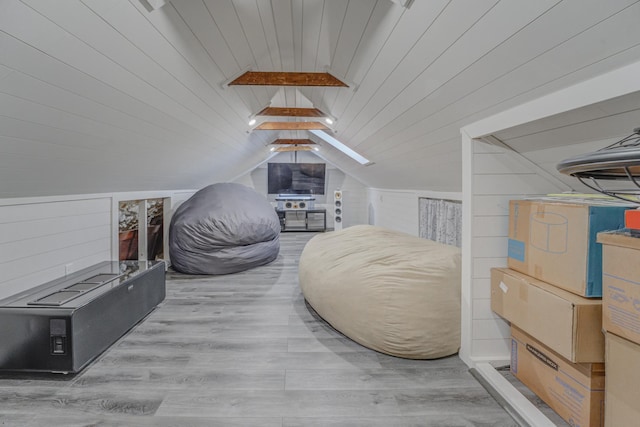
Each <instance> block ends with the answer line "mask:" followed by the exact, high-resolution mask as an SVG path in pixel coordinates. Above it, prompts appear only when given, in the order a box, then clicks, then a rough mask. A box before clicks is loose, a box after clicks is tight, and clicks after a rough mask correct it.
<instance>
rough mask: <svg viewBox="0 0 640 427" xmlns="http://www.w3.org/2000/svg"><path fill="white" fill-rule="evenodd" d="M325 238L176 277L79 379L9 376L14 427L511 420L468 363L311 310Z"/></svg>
mask: <svg viewBox="0 0 640 427" xmlns="http://www.w3.org/2000/svg"><path fill="white" fill-rule="evenodd" d="M313 236H314V233H283V234H282V235H281V250H280V254H279V256H278V258H277V259H276V260H275V261H274V262H273V263H271V264H268V265H265V266H262V267H258V268H255V269H252V270H248V271H245V272H241V273H236V274H229V275H224V276H195V275H194V276H190V275H185V274H181V273H177V272H174V271H169V272H168V273H167V297H166V300H165V301H164V302H163V303H162V304H161V305H160V306H159V307H158V308H157V309H156V310H155V311H154V312H152V313H151V314H150V315H149V316H148V317H147V318H146V319H145V321H144V322H143V323H141V324H140V325H138V326H137V327H135V328H134V329H132V330H131V331H130V332H129V333H127V334H126V335H125V336H124V337H122V338H121V339H120V340H119V341H118V342H117V343H116V344H115V345H114V346H112V347H111V348H110V349H108V350H107V351H106V352H105V353H104V354H102V355H101V356H100V357H99V358H98V359H97V360H95V361H94V362H93V363H92V364H91V365H90V366H89V367H88V368H86V369H85V370H84V371H83V372H81V373H79V374H77V375H67V376H62V375H40V374H38V375H27V374H0V421H1V422H2V423H4V424H3V425H7V426H12V425H15V426H20V427H29V426H51V425H64V426H69V427H74V426H88V425H100V426H133V427H136V426H140V427H147V426H160V427H164V426H167V427H168V426H185V427H189V426H193V427H201V426H225V427H226V426H228V427H234V426H266V427H275V426H287V427H293V426H311V427H315V426H347V427H348V426H353V427H359V426H372V427H376V426H385V427H386V426H399V427H409V426H430V425H433V426H452V427H453V426H500V427H506V426H513V425H515V424H514V423H513V421H512V419H511V418H510V417H509V415H508V414H507V413H506V412H505V411H504V410H502V409H501V408H500V406H499V405H498V404H497V403H496V402H495V401H494V400H493V399H492V398H491V397H490V396H489V394H488V393H487V392H486V391H485V390H484V389H483V388H482V387H481V386H480V385H479V384H478V382H477V381H476V380H475V379H474V378H473V377H472V376H471V375H470V374H469V373H468V370H467V367H466V365H465V364H464V363H462V361H461V360H460V359H459V358H458V357H457V356H452V357H448V358H442V359H438V360H431V361H424V360H423V361H416V360H406V359H401V358H397V357H392V356H388V355H384V354H381V353H377V352H375V351H372V350H369V349H367V348H365V347H362V346H361V345H359V344H357V343H355V342H353V341H351V340H350V339H348V338H347V337H345V336H344V335H342V334H341V333H340V332H338V331H336V330H335V329H333V328H332V327H331V326H330V325H329V324H327V323H326V322H325V321H324V320H323V319H322V318H321V317H320V316H318V314H317V313H316V312H315V311H314V310H313V308H312V307H311V306H310V305H309V304H308V303H306V301H305V300H304V297H303V296H302V294H301V292H300V289H299V286H298V271H297V265H298V260H299V258H300V253H301V252H302V250H303V248H304V245H305V244H306V242H307V241H308V240H309V239H311V238H312V237H313Z"/></svg>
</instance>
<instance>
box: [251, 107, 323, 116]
mask: <svg viewBox="0 0 640 427" xmlns="http://www.w3.org/2000/svg"><path fill="white" fill-rule="evenodd" d="M256 116H277V117H325V116H326V114H324V113H323V112H322V111H320V110H318V109H317V108H296V107H267V108H265V109H264V110H262V111H260V112H259V113H258V114H256Z"/></svg>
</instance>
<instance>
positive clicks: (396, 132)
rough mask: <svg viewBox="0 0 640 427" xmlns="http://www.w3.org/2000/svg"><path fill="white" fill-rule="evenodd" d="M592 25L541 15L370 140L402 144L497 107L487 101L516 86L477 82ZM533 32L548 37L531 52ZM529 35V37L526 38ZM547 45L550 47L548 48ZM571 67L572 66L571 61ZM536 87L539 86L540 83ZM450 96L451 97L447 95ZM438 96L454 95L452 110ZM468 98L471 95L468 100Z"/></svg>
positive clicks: (541, 76)
mask: <svg viewBox="0 0 640 427" xmlns="http://www.w3.org/2000/svg"><path fill="white" fill-rule="evenodd" d="M609 5H610V4H609ZM609 5H608V6H609ZM574 7H575V6H574ZM570 10H571V9H569V10H568V11H567V13H569V12H570ZM585 16H586V15H585ZM585 20H586V18H585ZM591 24H592V23H591V22H590V21H586V22H584V21H581V20H580V19H568V17H566V16H564V15H563V14H558V15H554V14H550V18H549V19H546V15H543V16H541V17H540V18H539V19H537V20H535V21H534V22H532V23H531V24H530V25H528V26H527V27H525V28H524V29H523V30H522V31H520V32H518V33H517V34H515V35H514V36H513V37H511V38H509V39H508V40H506V41H505V42H504V43H502V44H501V45H500V46H498V47H497V48H496V49H494V50H492V51H490V52H489V53H487V54H486V55H485V56H483V57H482V58H480V60H479V61H477V62H475V63H474V64H472V65H470V67H468V68H467V69H466V70H465V71H464V72H463V73H461V74H460V75H458V76H455V77H454V78H453V79H451V80H450V81H449V82H448V84H447V85H446V86H443V87H442V88H441V89H438V90H437V91H436V92H434V93H433V95H430V96H427V97H426V98H425V99H424V100H423V101H421V102H420V103H418V104H416V105H415V106H414V108H412V109H410V110H407V111H404V113H403V115H402V117H401V118H400V120H396V121H395V122H394V123H393V124H392V125H390V126H387V127H386V128H385V129H380V130H379V131H378V132H377V134H375V135H373V136H372V137H371V139H372V140H376V139H381V140H388V139H393V140H395V141H403V140H406V139H407V138H411V137H415V135H418V134H419V133H420V132H423V130H422V129H424V128H426V127H427V126H430V125H431V123H450V122H451V121H452V120H455V119H454V118H455V117H456V115H457V116H458V117H461V116H462V117H467V118H468V117H469V116H470V115H472V114H474V112H475V113H477V112H478V109H479V106H480V105H485V106H486V105H493V104H495V101H492V102H491V103H489V102H488V100H490V99H495V98H499V97H500V96H504V95H502V94H503V93H505V89H508V88H512V87H514V85H512V84H504V83H503V82H496V84H492V85H491V90H490V91H489V90H487V91H485V90H484V88H482V87H481V88H480V89H478V82H482V81H485V82H491V81H492V80H498V79H497V78H496V70H495V67H496V64H500V67H501V69H505V70H509V69H511V70H512V71H513V70H514V69H517V68H518V67H519V66H521V64H523V63H526V62H527V60H530V59H531V55H532V53H535V52H538V54H539V55H540V54H542V53H544V52H545V50H548V49H551V48H553V47H554V46H556V45H558V39H561V40H563V39H564V38H566V37H570V36H571V35H573V34H576V33H580V32H581V31H583V30H584V29H585V28H588V26H589V25H591ZM541 28H545V31H540V29H541ZM530 33H531V34H532V33H535V34H540V33H542V34H544V35H545V37H544V38H543V39H541V43H539V44H538V43H537V44H536V50H535V51H532V50H531V49H530V48H528V47H527V48H525V47H526V46H528V44H526V45H525V43H528V40H529V39H530V37H531V34H530ZM558 33H559V34H558ZM567 33H568V34H567ZM527 36H528V37H529V38H527ZM519 43H520V44H522V46H521V47H519V46H518V44H519ZM544 43H547V44H546V45H545V44H544ZM593 53H595V52H593ZM596 55H597V54H596ZM544 63H545V64H554V68H555V67H557V66H558V62H554V61H549V62H547V61H545V62H544ZM560 63H567V61H566V60H562V61H560ZM568 64H571V63H570V62H569V63H568ZM507 72H508V71H505V72H503V74H502V75H501V76H502V77H504V75H505V74H506V73H507ZM546 73H548V70H547V72H545V70H540V71H539V73H538V76H539V78H541V79H543V78H545V74H546ZM527 75H529V74H527ZM499 77H500V76H499ZM502 77H501V78H502ZM530 84H531V83H529V82H527V81H522V82H520V85H521V86H522V87H526V86H528V85H530ZM535 84H536V85H540V83H537V82H536V83H535ZM474 91H481V92H482V94H478V95H477V96H476V95H475V94H474ZM447 93H449V94H450V95H447ZM436 95H437V99H439V100H442V99H443V96H444V97H446V96H451V98H450V99H452V101H451V102H453V104H449V107H446V108H444V109H442V108H440V107H441V105H440V104H439V108H440V109H441V111H438V110H437V109H434V108H433V102H432V101H431V96H436ZM465 95H470V96H466V97H465ZM471 95H472V96H471ZM444 99H447V98H444ZM485 108H486V107H485ZM474 110H475V111H474ZM425 112H426V114H425ZM425 117H426V118H425ZM420 118H422V119H420ZM412 125H413V126H412ZM361 138H364V136H362V137H358V138H356V139H357V140H360V139H361Z"/></svg>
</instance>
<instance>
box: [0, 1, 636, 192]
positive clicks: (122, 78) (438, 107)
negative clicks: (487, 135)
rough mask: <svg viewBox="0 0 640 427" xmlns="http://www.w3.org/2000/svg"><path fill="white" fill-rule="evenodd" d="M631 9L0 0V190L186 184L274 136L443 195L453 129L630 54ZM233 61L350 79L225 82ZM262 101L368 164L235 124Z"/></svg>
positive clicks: (366, 177)
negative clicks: (299, 113)
mask: <svg viewBox="0 0 640 427" xmlns="http://www.w3.org/2000/svg"><path fill="white" fill-rule="evenodd" d="M638 18H640V3H639V2H638V1H635V0H607V1H606V2H604V1H601V0H562V1H561V0H538V1H530V0H502V1H499V0H428V1H427V0H415V1H414V2H413V3H412V4H411V7H410V8H409V9H406V8H403V7H401V6H400V5H399V4H398V3H397V2H392V1H390V0H348V1H346V0H345V1H334V0H190V1H178V0H174V1H167V2H166V4H165V5H164V6H163V7H161V8H159V9H155V10H154V9H153V8H151V7H149V3H147V2H146V0H109V1H104V0H67V1H50V0H2V1H0V197H19V196H36V195H54V194H68V193H96V192H103V191H129V190H154V189H179V188H200V187H202V186H204V185H207V184H209V183H212V182H218V181H226V180H231V179H233V178H235V177H236V176H238V175H239V174H242V173H245V172H246V171H249V170H251V169H252V168H253V167H255V166H257V165H259V164H260V163H261V162H263V161H265V159H267V158H268V157H269V156H271V155H273V153H271V152H270V151H269V148H268V145H269V144H270V142H272V141H273V140H275V139H277V138H311V139H313V140H314V141H315V142H316V143H317V144H318V147H319V148H320V151H319V152H318V154H319V155H321V156H322V158H323V159H326V160H327V161H329V162H331V163H332V164H334V165H335V166H337V167H339V168H340V169H342V170H344V171H345V172H347V173H349V174H351V175H353V176H354V177H356V178H357V179H359V180H361V181H362V182H364V183H365V184H367V185H369V186H371V187H378V188H401V189H430V190H443V191H460V189H461V158H460V157H461V155H460V142H459V141H460V138H459V128H460V127H461V126H464V125H465V124H468V123H470V122H473V121H476V120H478V119H480V118H483V117H486V116H488V115H491V114H494V113H496V112H499V111H501V110H504V109H506V108H510V107H512V106H514V105H518V104H520V103H522V102H525V101H527V100H530V99H533V98H536V97H538V96H541V95H543V94H546V93H549V92H552V91H554V90H557V89H559V88H562V87H566V86H568V85H570V84H573V83H576V82H578V81H581V80H584V79H587V78H589V77H592V76H595V75H598V74H601V73H603V72H606V71H608V70H611V69H615V68H617V67H620V66H622V65H625V64H628V63H632V62H637V61H639V60H640V26H639V25H638ZM248 70H249V71H269V72H281V71H294V72H322V73H324V72H328V73H330V74H331V75H333V76H335V77H337V78H338V79H340V80H342V81H344V82H345V83H347V84H348V85H349V87H348V88H334V87H271V86H229V85H228V82H230V81H232V80H233V79H234V78H236V77H238V76H240V75H241V74H242V73H244V72H246V71H248ZM269 106H271V107H279V108H316V109H319V110H320V111H322V112H324V113H325V114H328V115H330V116H331V117H333V118H335V119H337V121H336V122H335V124H334V125H333V129H334V130H335V133H334V134H333V136H335V137H336V138H338V139H339V140H341V141H342V142H344V143H345V144H347V145H348V146H350V147H351V148H353V149H355V150H356V151H358V152H360V153H361V154H363V155H364V156H366V157H367V158H369V159H371V161H372V162H374V163H375V164H373V165H372V166H367V167H365V166H361V165H359V164H358V163H356V162H354V161H353V160H351V159H350V158H348V157H346V156H345V155H343V154H342V153H340V152H339V151H337V150H335V149H334V148H332V147H331V146H329V145H327V144H326V143H323V142H322V141H321V140H318V139H317V138H316V137H315V136H311V135H310V134H309V133H308V132H306V131H277V130H268V131H260V132H257V131H250V130H251V129H250V127H249V125H248V121H249V118H251V117H255V116H256V114H257V113H259V112H260V111H262V110H264V108H265V107H269ZM287 120H288V121H291V122H296V121H299V120H300V119H298V118H295V117H293V118H289V119H287ZM531 143H533V144H535V142H533V141H532V142H531Z"/></svg>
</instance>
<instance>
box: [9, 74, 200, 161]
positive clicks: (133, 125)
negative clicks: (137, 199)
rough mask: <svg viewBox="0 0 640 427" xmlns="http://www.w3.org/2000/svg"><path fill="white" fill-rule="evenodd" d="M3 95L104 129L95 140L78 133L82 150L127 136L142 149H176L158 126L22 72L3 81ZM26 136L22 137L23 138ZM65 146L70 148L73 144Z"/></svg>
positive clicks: (23, 116)
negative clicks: (105, 140)
mask: <svg viewBox="0 0 640 427" xmlns="http://www.w3.org/2000/svg"><path fill="white" fill-rule="evenodd" d="M0 91H2V93H3V94H8V95H12V96H13V97H15V98H16V100H17V101H18V102H19V101H20V100H23V102H24V100H28V101H31V102H34V103H36V104H40V105H43V106H45V107H48V108H55V109H56V110H60V111H62V112H65V113H69V115H72V116H75V117H78V118H81V119H84V120H90V121H92V122H95V123H96V124H98V125H99V126H102V127H103V129H101V130H100V131H99V133H96V134H95V135H94V136H93V137H92V138H87V135H86V134H85V135H82V136H80V135H78V134H77V133H76V138H75V139H79V141H78V143H77V146H79V147H83V146H85V147H86V146H95V145H97V141H95V140H98V141H99V140H100V139H103V138H110V137H113V138H115V137H116V134H120V136H121V137H122V135H123V134H126V135H127V137H125V138H122V140H123V141H127V142H129V143H131V146H135V145H138V144H140V145H141V146H143V147H146V148H154V149H159V148H164V149H167V148H169V149H170V148H172V147H174V143H175V139H174V138H175V136H174V138H170V136H171V133H169V132H167V131H163V130H161V129H160V128H158V127H157V126H153V125H151V124H150V123H148V122H146V121H142V120H139V119H137V118H135V117H132V116H130V115H128V114H125V113H123V112H121V111H119V110H117V109H114V108H109V107H106V106H105V105H103V104H100V103H97V102H95V101H93V100H90V99H88V98H85V97H82V96H79V95H76V94H74V93H72V92H69V91H66V90H63V89H61V88H59V87H56V86H54V85H51V84H48V83H45V82H43V81H41V80H37V79H34V78H32V77H30V76H27V75H25V74H23V73H20V72H15V73H13V74H12V75H10V76H8V77H7V78H6V79H4V80H1V81H0ZM3 96H4V95H3ZM27 110H28V107H27ZM17 118H21V119H23V120H25V121H26V120H29V119H30V115H29V114H20V115H19V117H17ZM32 123H33V122H32ZM56 130H58V129H57V128H52V129H51V132H53V133H55V132H56ZM67 130H68V131H70V132H73V128H72V127H67ZM21 131H22V132H24V133H27V134H29V133H30V130H29V129H25V127H22V129H21ZM24 133H21V134H20V135H21V136H24ZM94 138H95V140H94ZM65 142H66V143H67V144H71V143H73V140H67V141H65ZM103 148H107V147H106V146H105V147H103ZM184 148H185V149H186V150H192V149H193V144H192V143H191V141H190V140H188V141H187V142H186V143H185V144H184Z"/></svg>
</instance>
